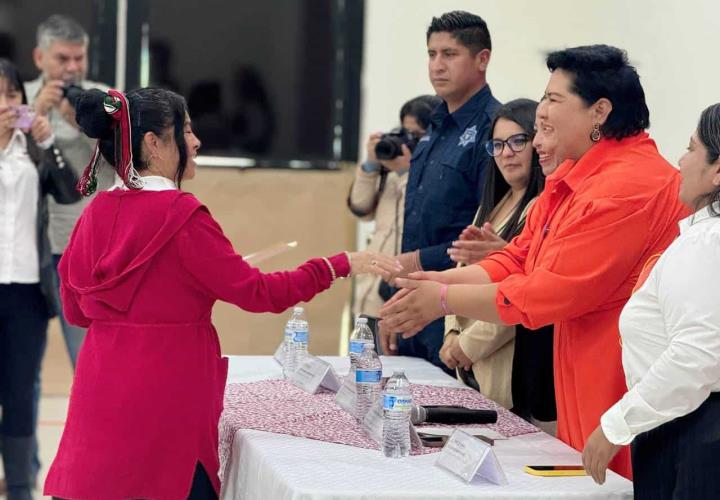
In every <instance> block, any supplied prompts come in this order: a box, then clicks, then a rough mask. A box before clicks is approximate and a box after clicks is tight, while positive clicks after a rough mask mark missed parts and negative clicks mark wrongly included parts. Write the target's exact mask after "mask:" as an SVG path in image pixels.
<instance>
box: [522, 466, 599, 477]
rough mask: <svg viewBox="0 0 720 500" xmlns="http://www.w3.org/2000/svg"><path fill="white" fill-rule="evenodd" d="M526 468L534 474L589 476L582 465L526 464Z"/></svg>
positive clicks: (526, 470)
mask: <svg viewBox="0 0 720 500" xmlns="http://www.w3.org/2000/svg"><path fill="white" fill-rule="evenodd" d="M524 470H525V472H527V473H528V474H532V475H533V476H587V473H586V472H585V468H584V467H583V466H582V465H526V466H525V469H524Z"/></svg>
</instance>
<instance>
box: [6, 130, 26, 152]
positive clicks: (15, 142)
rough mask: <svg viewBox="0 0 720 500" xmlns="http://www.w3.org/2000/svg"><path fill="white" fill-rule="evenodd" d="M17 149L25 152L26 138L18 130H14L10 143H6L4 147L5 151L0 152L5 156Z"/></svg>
mask: <svg viewBox="0 0 720 500" xmlns="http://www.w3.org/2000/svg"><path fill="white" fill-rule="evenodd" d="M17 148H20V149H21V150H22V151H25V150H27V138H26V137H25V134H24V133H23V131H22V130H20V129H19V128H16V129H15V131H14V132H13V135H12V137H10V141H9V142H8V143H7V146H5V149H4V150H3V151H2V152H3V153H5V154H6V155H7V154H10V153H11V152H13V151H15V150H16V149H17Z"/></svg>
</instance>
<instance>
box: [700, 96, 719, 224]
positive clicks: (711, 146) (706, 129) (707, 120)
mask: <svg viewBox="0 0 720 500" xmlns="http://www.w3.org/2000/svg"><path fill="white" fill-rule="evenodd" d="M697 136H698V139H699V140H700V142H702V143H703V145H704V146H705V148H706V149H707V158H706V159H707V162H708V163H714V162H716V161H717V159H718V158H720V104H713V105H712V106H708V107H707V108H705V109H704V110H703V112H702V114H701V115H700V121H699V122H698V126H697ZM703 202H707V203H709V204H710V207H709V208H710V213H711V214H712V215H714V216H718V215H720V212H718V210H717V209H716V207H715V205H716V204H719V203H720V187H718V188H715V189H714V190H713V191H711V192H709V193H706V194H704V195H702V196H701V197H700V199H699V200H698V204H702V203H703Z"/></svg>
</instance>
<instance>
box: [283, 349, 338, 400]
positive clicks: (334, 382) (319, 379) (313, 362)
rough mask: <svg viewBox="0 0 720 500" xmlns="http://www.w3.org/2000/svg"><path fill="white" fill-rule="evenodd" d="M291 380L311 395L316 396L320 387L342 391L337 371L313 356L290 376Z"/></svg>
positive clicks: (309, 356)
mask: <svg viewBox="0 0 720 500" xmlns="http://www.w3.org/2000/svg"><path fill="white" fill-rule="evenodd" d="M289 380H290V382H292V383H293V384H295V385H296V386H298V387H299V388H300V389H302V390H303V391H305V392H309V393H310V394H315V393H316V392H317V391H318V389H320V386H322V387H325V388H326V389H330V390H331V391H337V390H338V389H340V378H339V377H338V376H337V373H336V372H335V369H334V368H333V367H332V366H331V365H330V363H328V362H326V361H323V360H322V359H320V358H318V357H316V356H312V355H308V357H307V359H305V361H304V362H303V364H302V365H300V366H299V367H298V368H297V370H295V371H294V372H293V373H292V374H291V375H290V378H289Z"/></svg>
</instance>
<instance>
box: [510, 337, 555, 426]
mask: <svg viewBox="0 0 720 500" xmlns="http://www.w3.org/2000/svg"><path fill="white" fill-rule="evenodd" d="M553 330H554V327H553V325H548V326H543V327H541V328H538V329H537V330H529V329H528V328H526V327H524V326H523V325H517V326H516V327H515V354H514V357H513V366H512V398H513V408H512V412H513V413H515V414H516V415H518V416H520V417H522V418H524V419H525V420H528V421H530V420H531V419H533V418H535V419H537V420H541V421H543V422H552V421H553V420H557V409H556V405H555V377H554V375H553Z"/></svg>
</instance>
